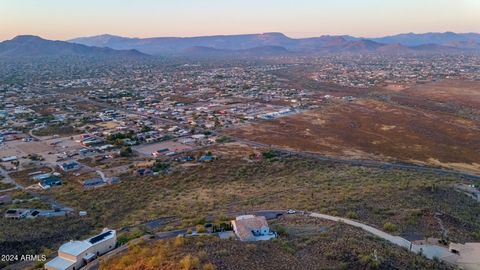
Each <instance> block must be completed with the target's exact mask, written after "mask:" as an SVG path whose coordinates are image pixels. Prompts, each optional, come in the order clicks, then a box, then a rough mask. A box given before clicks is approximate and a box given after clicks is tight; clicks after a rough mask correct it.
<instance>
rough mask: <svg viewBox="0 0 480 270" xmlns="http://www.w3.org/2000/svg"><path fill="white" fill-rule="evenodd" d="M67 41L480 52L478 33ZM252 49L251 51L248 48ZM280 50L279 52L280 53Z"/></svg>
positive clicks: (217, 50)
mask: <svg viewBox="0 0 480 270" xmlns="http://www.w3.org/2000/svg"><path fill="white" fill-rule="evenodd" d="M69 42H73V43H78V44H83V45H88V46H97V47H109V48H113V49H117V50H127V49H136V50H138V51H141V52H143V53H146V54H151V55H172V54H173V55H175V54H184V53H185V52H186V53H187V54H207V55H214V54H215V55H216V54H218V55H221V54H225V53H228V52H230V53H231V52H233V53H234V54H243V55H249V54H251V53H252V54H258V53H261V52H263V53H266V54H277V53H288V52H290V53H312V52H313V53H339V52H349V53H358V52H379V53H407V52H410V53H413V52H427V51H428V49H431V51H432V52H454V51H472V50H479V51H480V34H475V33H466V34H457V33H452V32H446V33H426V34H413V33H409V34H400V35H395V36H387V37H381V38H358V37H352V36H321V37H314V38H300V39H294V38H289V37H287V36H285V35H284V34H282V33H265V34H250V35H223V36H203V37H188V38H179V37H158V38H126V37H119V36H112V35H101V36H93V37H82V38H76V39H72V40H69ZM248 50H253V51H250V52H249V51H248ZM282 51H283V52H282Z"/></svg>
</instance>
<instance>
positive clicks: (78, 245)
mask: <svg viewBox="0 0 480 270" xmlns="http://www.w3.org/2000/svg"><path fill="white" fill-rule="evenodd" d="M91 246H92V245H91V244H90V243H89V242H87V241H70V242H68V243H65V244H63V245H61V246H60V248H59V249H58V251H59V252H62V253H66V254H70V255H72V256H78V255H79V254H81V253H83V252H85V251H87V249H88V248H89V247H91Z"/></svg>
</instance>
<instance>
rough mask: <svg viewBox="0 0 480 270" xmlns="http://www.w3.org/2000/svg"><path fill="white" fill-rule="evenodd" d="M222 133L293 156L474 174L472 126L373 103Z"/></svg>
mask: <svg viewBox="0 0 480 270" xmlns="http://www.w3.org/2000/svg"><path fill="white" fill-rule="evenodd" d="M227 132H228V133H230V134H231V135H234V136H238V137H243V138H246V139H250V140H253V141H258V142H261V143H265V144H269V145H274V146H279V147H284V148H290V149H295V150H302V151H309V152H318V153H322V154H327V155H333V156H342V157H347V158H359V159H386V160H396V161H408V162H419V163H429V164H433V165H442V166H445V167H450V168H455V169H460V170H465V171H472V172H477V173H478V172H480V137H479V136H478V134H479V132H480V125H479V124H478V123H477V122H474V121H471V120H466V119H463V118H459V117H455V116H452V115H450V114H443V113H430V112H426V111H421V110H416V109H412V108H407V107H402V106H396V105H392V104H388V103H384V102H380V101H374V100H359V101H357V102H354V103H342V104H338V103H337V104H330V105H327V106H325V107H324V108H322V109H319V110H314V111H309V112H306V113H302V114H297V115H293V116H289V117H284V118H280V119H277V120H274V121H265V122H261V123H256V124H253V125H251V126H244V127H241V128H238V129H233V130H229V131H227Z"/></svg>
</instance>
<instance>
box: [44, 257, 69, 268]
mask: <svg viewBox="0 0 480 270" xmlns="http://www.w3.org/2000/svg"><path fill="white" fill-rule="evenodd" d="M74 264H75V262H74V261H71V260H68V259H65V258H62V257H55V258H54V259H53V260H51V261H49V262H47V263H46V264H45V267H46V268H47V267H48V268H54V269H58V270H65V269H68V268H70V267H71V266H72V265H74Z"/></svg>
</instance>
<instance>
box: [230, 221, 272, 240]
mask: <svg viewBox="0 0 480 270" xmlns="http://www.w3.org/2000/svg"><path fill="white" fill-rule="evenodd" d="M231 222H232V226H233V231H234V232H235V234H236V236H237V238H238V239H239V240H240V241H259V240H270V239H272V238H274V237H276V236H277V235H276V233H275V232H273V231H272V230H270V228H269V227H268V223H267V219H266V218H265V217H263V216H254V215H244V216H238V217H237V218H235V220H232V221H231Z"/></svg>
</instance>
